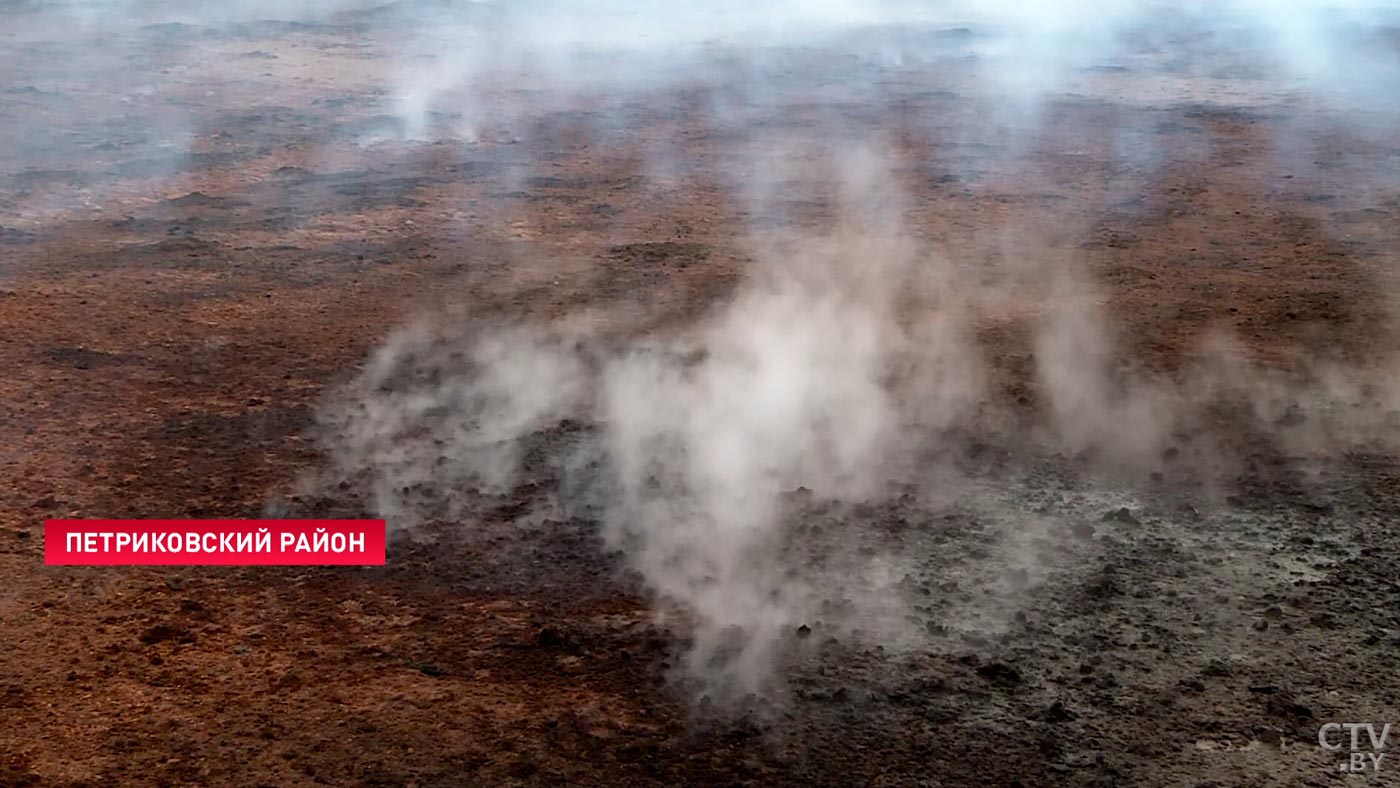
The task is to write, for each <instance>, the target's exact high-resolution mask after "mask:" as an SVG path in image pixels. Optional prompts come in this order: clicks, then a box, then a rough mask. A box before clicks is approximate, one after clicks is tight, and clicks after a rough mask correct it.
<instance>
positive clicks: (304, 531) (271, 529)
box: [44, 520, 386, 566]
mask: <svg viewBox="0 0 1400 788" xmlns="http://www.w3.org/2000/svg"><path fill="white" fill-rule="evenodd" d="M385 531H386V528H385V522H384V521H383V520H45V521H44V563H45V564H47V565H49V566H64V565H68V566H316V565H326V566H383V565H384V542H385V536H386V533H385Z"/></svg>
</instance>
